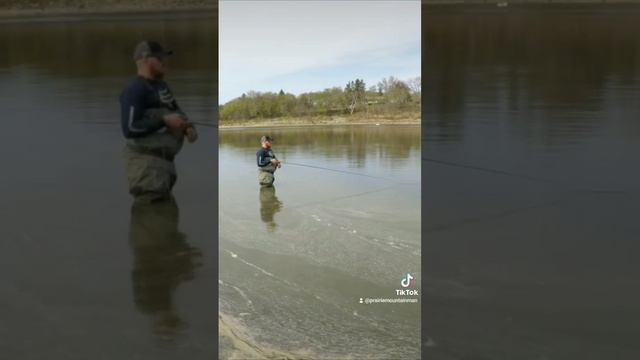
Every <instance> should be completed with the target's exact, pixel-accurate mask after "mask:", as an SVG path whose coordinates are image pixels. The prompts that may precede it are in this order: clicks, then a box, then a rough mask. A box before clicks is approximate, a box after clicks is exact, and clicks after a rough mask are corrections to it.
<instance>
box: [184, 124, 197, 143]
mask: <svg viewBox="0 0 640 360" xmlns="http://www.w3.org/2000/svg"><path fill="white" fill-rule="evenodd" d="M184 135H185V136H186V137H187V140H188V141H189V143H194V142H195V141H196V140H198V132H197V131H196V128H194V127H193V126H189V127H187V129H186V130H185V131H184Z"/></svg>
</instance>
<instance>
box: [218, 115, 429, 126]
mask: <svg viewBox="0 0 640 360" xmlns="http://www.w3.org/2000/svg"><path fill="white" fill-rule="evenodd" d="M419 124H420V112H403V113H397V114H393V115H371V116H367V115H366V114H354V115H351V116H349V115H338V116H306V117H284V118H273V119H252V120H238V121H235V120H234V121H222V122H220V124H219V128H220V129H237V128H248V127H300V126H336V125H340V126H343V125H354V126H361V125H419Z"/></svg>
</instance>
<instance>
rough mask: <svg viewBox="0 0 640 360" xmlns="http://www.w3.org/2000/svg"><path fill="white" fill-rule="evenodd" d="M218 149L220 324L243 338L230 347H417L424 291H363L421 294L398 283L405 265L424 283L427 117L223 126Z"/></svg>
mask: <svg viewBox="0 0 640 360" xmlns="http://www.w3.org/2000/svg"><path fill="white" fill-rule="evenodd" d="M265 133H267V134H269V135H271V136H273V138H274V143H273V144H274V145H273V150H274V151H275V154H276V156H277V157H278V158H279V159H280V160H281V161H283V166H282V168H281V169H279V170H277V171H276V173H275V178H276V180H275V183H274V186H273V187H272V188H261V187H260V186H259V184H258V180H257V174H256V171H257V166H256V155H255V154H256V151H257V150H258V149H259V147H260V141H259V140H260V137H261V136H262V135H263V134H265ZM219 155H220V167H219V174H220V206H219V209H220V210H219V211H220V220H219V222H220V313H221V316H222V321H223V323H224V325H222V326H221V328H224V327H229V328H231V330H232V331H233V333H234V334H236V335H238V337H239V338H240V340H241V341H243V342H240V344H241V345H243V346H234V343H233V342H232V340H234V339H233V336H230V337H229V336H227V337H225V336H222V337H221V340H220V345H221V353H220V354H221V356H220V358H221V359H222V358H232V357H235V358H239V359H240V358H247V357H249V355H248V354H251V352H245V351H247V350H250V351H252V352H255V353H258V354H261V355H262V356H265V357H269V356H274V357H277V356H289V357H290V358H314V359H363V358H367V359H392V358H402V359H419V358H420V302H417V303H393V304H389V303H386V304H383V303H375V304H366V303H363V304H361V303H360V298H363V300H364V299H366V298H417V299H418V300H419V298H420V296H397V293H396V289H402V287H401V285H400V281H401V280H402V278H403V277H404V276H405V275H406V273H407V272H408V273H410V274H412V276H414V277H415V278H416V279H415V281H414V285H412V286H411V289H414V290H417V291H418V293H420V292H421V286H420V280H421V277H422V275H421V274H420V161H419V156H420V128H419V127H418V126H407V127H401V126H397V127H384V126H371V127H318V128H308V127H302V128H287V129H282V128H281V129H245V130H222V131H221V132H220V153H219ZM364 301H366V300H364ZM222 335H224V334H222ZM235 340H236V344H237V343H238V341H237V340H238V339H235ZM274 354H277V355H274Z"/></svg>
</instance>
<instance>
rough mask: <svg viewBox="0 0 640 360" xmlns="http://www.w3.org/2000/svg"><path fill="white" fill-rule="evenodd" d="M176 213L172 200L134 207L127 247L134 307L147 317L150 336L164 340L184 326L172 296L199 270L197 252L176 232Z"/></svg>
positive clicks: (177, 217)
mask: <svg viewBox="0 0 640 360" xmlns="http://www.w3.org/2000/svg"><path fill="white" fill-rule="evenodd" d="M178 224H179V209H178V206H177V204H176V201H175V199H174V198H171V200H168V201H163V202H155V203H147V204H145V203H134V204H133V206H132V208H131V223H130V226H129V245H130V246H131V251H132V253H133V259H134V260H133V270H132V272H131V279H132V281H133V293H134V300H135V304H136V307H137V308H138V310H140V311H141V312H142V313H144V314H146V315H148V316H149V317H151V320H152V324H153V325H152V327H153V332H154V333H155V334H156V335H159V336H161V337H163V338H165V339H171V338H174V337H175V336H177V335H178V333H179V332H180V331H181V329H182V328H183V327H184V326H186V324H185V323H184V321H183V320H182V319H180V316H179V315H178V311H177V309H176V306H175V304H174V300H173V297H174V292H175V290H176V288H177V287H178V286H179V285H180V284H181V283H183V282H186V281H189V280H192V279H193V278H194V276H195V270H196V269H197V268H198V267H199V266H201V263H200V258H201V255H202V254H201V252H200V250H199V249H197V248H195V247H193V246H191V245H189V243H188V242H187V237H186V235H185V234H184V233H182V232H180V231H179V230H178Z"/></svg>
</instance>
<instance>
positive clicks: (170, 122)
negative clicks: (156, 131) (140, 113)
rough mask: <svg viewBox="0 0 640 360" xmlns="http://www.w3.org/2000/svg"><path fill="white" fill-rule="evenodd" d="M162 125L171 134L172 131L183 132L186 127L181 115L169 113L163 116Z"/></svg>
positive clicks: (185, 121)
mask: <svg viewBox="0 0 640 360" xmlns="http://www.w3.org/2000/svg"><path fill="white" fill-rule="evenodd" d="M164 124H165V125H166V126H167V128H169V130H170V131H171V132H173V131H174V130H176V131H177V130H180V132H183V131H184V129H185V127H186V126H187V119H186V118H185V117H184V115H182V114H177V113H171V114H167V115H165V116H164Z"/></svg>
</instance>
